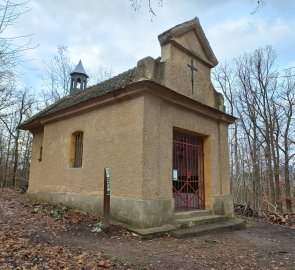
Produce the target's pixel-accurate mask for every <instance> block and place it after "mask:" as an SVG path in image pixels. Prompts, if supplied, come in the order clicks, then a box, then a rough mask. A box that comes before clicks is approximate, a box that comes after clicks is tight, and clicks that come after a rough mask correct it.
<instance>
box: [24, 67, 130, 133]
mask: <svg viewBox="0 0 295 270" xmlns="http://www.w3.org/2000/svg"><path fill="white" fill-rule="evenodd" d="M134 74H135V68H133V69H130V70H128V71H126V72H123V73H121V74H119V75H117V76H115V77H113V78H111V79H108V80H106V81H103V82H101V83H99V84H96V85H93V86H90V87H88V88H87V89H85V90H82V91H79V92H77V93H76V94H74V95H70V96H66V97H64V98H62V99H60V100H58V101H57V102H55V103H54V104H52V105H50V106H49V107H47V108H45V109H44V110H42V111H41V112H39V113H37V114H35V115H34V116H32V117H31V118H29V119H28V120H27V121H25V122H23V123H22V124H21V125H20V128H21V127H22V126H23V125H25V124H28V123H30V122H32V121H33V120H36V119H38V118H41V117H44V116H47V115H50V114H52V113H55V112H58V111H61V110H63V109H66V108H69V107H72V106H74V105H77V104H79V103H82V102H85V101H88V100H91V99H93V98H96V97H99V96H102V95H104V94H106V93H109V92H112V91H114V90H117V89H120V88H123V87H125V86H126V85H128V84H130V83H132V82H134Z"/></svg>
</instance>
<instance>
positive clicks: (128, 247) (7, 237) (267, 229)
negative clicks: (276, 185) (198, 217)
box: [0, 189, 295, 270]
mask: <svg viewBox="0 0 295 270" xmlns="http://www.w3.org/2000/svg"><path fill="white" fill-rule="evenodd" d="M99 221H100V220H99V217H98V216H91V215H86V214H84V213H81V212H78V211H75V210H74V209H69V208H68V207H65V206H63V205H61V204H58V205H50V204H34V203H33V202H31V201H30V200H29V199H28V197H27V195H24V194H19V193H16V192H14V191H13V190H11V189H0V269H1V270H2V269H81V270H82V269H211V270H213V269H295V230H294V229H291V228H285V227H282V226H278V225H272V224H268V223H263V222H259V221H255V220H251V219H248V220H247V223H248V227H247V229H246V230H242V231H233V232H226V233H221V234H214V235H206V236H202V237H194V238H190V239H174V238H172V237H169V235H166V236H164V237H160V238H154V239H150V240H143V239H141V238H140V237H138V236H136V235H134V234H132V233H130V232H128V231H126V230H124V229H122V228H119V227H114V226H113V227H112V228H111V232H110V233H109V234H105V233H103V232H101V233H95V232H92V230H93V229H99V226H98V225H96V224H97V223H99Z"/></svg>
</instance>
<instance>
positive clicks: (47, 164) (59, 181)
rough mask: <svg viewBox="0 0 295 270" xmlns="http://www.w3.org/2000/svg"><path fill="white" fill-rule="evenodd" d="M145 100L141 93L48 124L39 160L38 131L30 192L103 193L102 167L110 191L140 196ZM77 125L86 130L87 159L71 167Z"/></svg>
mask: <svg viewBox="0 0 295 270" xmlns="http://www.w3.org/2000/svg"><path fill="white" fill-rule="evenodd" d="M143 101H144V99H143V97H137V98H134V99H132V100H128V101H121V102H120V103H114V104H112V105H109V106H105V107H103V108H101V109H96V110H93V111H90V112H87V113H83V114H80V115H77V116H75V117H71V118H67V119H64V120H62V121H58V122H54V123H50V124H47V125H46V126H45V128H44V138H43V159H42V161H41V162H38V161H36V158H38V155H37V148H38V147H39V145H40V141H41V137H42V134H38V135H36V136H34V140H33V155H32V168H31V176H30V187H29V191H30V192H36V191H40V190H42V191H49V192H68V193H80V194H89V195H95V194H98V195H102V194H103V168H104V167H110V169H111V191H112V195H113V196H124V197H127V198H128V197H130V198H141V197H142V184H141V179H142V167H143V152H142V151H143V147H142V140H143V107H144V106H143ZM77 130H81V131H83V132H84V142H83V164H82V167H81V168H70V166H69V152H70V150H69V147H70V139H71V134H72V133H73V132H75V131H77ZM40 172H42V174H41V173H40Z"/></svg>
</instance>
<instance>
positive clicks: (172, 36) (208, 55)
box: [158, 18, 218, 68]
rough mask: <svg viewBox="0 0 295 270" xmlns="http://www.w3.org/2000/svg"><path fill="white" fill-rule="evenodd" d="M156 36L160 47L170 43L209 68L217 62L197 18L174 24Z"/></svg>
mask: <svg viewBox="0 0 295 270" xmlns="http://www.w3.org/2000/svg"><path fill="white" fill-rule="evenodd" d="M158 38H159V41H160V44H161V46H162V47H163V46H165V45H166V44H168V43H170V44H173V45H174V46H176V47H178V48H179V49H180V50H183V51H184V52H185V53H187V54H189V55H191V56H193V57H194V58H196V59H198V60H200V61H201V62H203V63H204V64H207V65H208V66H210V67H211V68H212V67H215V66H216V65H217V64H218V60H217V59H216V57H215V55H214V53H213V51H212V49H211V46H210V44H209V42H208V40H207V38H206V36H205V33H204V31H203V29H202V27H201V25H200V22H199V19H198V18H194V19H193V20H190V21H187V22H185V23H182V24H179V25H176V26H175V27H173V28H171V29H169V30H167V31H165V32H164V33H162V34H161V35H159V36H158Z"/></svg>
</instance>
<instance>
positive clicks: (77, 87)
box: [70, 60, 89, 95]
mask: <svg viewBox="0 0 295 270" xmlns="http://www.w3.org/2000/svg"><path fill="white" fill-rule="evenodd" d="M70 75H71V88H70V95H73V94H75V93H77V92H78V91H81V90H84V89H85V88H86V86H87V79H88V78H89V76H88V75H87V74H86V71H85V69H84V67H83V65H82V62H81V60H80V61H79V63H78V65H77V66H76V67H75V69H74V70H73V71H72V72H71V73H70Z"/></svg>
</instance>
